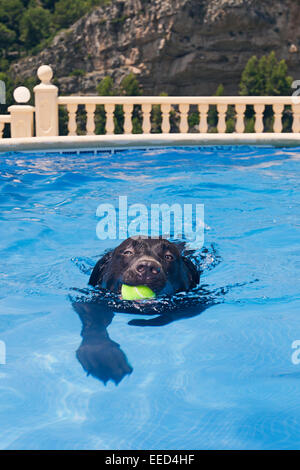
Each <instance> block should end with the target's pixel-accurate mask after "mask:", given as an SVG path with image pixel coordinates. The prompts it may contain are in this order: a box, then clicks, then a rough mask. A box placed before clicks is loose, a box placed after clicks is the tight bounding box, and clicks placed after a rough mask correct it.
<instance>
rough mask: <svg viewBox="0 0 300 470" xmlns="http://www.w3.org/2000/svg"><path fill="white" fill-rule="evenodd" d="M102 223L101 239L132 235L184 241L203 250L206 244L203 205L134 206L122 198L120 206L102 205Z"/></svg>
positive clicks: (100, 226)
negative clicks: (181, 239)
mask: <svg viewBox="0 0 300 470" xmlns="http://www.w3.org/2000/svg"><path fill="white" fill-rule="evenodd" d="M96 215H97V217H100V218H101V220H100V221H99V222H98V224H97V227H96V233H97V236H98V238H100V240H106V239H111V240H116V239H120V240H125V239H126V238H128V237H133V236H147V237H151V238H158V237H159V236H160V234H161V235H162V236H163V237H164V238H170V237H171V236H172V237H173V238H184V239H185V240H186V241H188V242H193V244H194V246H196V247H197V248H201V247H202V246H203V244H204V204H178V203H174V204H172V205H169V204H166V203H161V204H150V207H147V206H146V205H145V204H141V203H135V204H130V205H128V200H127V196H119V200H118V206H115V205H113V204H109V203H103V204H100V205H99V206H98V208H97V211H96Z"/></svg>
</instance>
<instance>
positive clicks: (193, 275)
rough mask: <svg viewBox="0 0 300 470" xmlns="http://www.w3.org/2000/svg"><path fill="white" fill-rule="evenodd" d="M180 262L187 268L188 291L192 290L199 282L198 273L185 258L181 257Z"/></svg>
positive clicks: (192, 264)
mask: <svg viewBox="0 0 300 470" xmlns="http://www.w3.org/2000/svg"><path fill="white" fill-rule="evenodd" d="M182 260H183V262H184V264H185V267H186V268H187V272H188V276H189V280H190V287H189V288H190V289H193V288H194V287H196V286H197V285H198V284H199V282H200V272H199V271H198V270H197V268H196V266H195V265H194V263H193V262H192V261H191V260H190V259H188V258H186V257H185V256H183V257H182Z"/></svg>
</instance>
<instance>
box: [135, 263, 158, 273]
mask: <svg viewBox="0 0 300 470" xmlns="http://www.w3.org/2000/svg"><path fill="white" fill-rule="evenodd" d="M135 269H136V270H137V272H138V273H139V274H141V275H146V276H149V275H150V276H156V274H159V273H160V267H159V266H158V264H157V263H156V262H155V261H150V260H141V261H140V262H139V263H138V264H137V265H136V268H135Z"/></svg>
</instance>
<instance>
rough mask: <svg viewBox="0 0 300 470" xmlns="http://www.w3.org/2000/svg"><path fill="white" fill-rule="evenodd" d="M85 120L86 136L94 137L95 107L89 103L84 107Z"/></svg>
mask: <svg viewBox="0 0 300 470" xmlns="http://www.w3.org/2000/svg"><path fill="white" fill-rule="evenodd" d="M85 109H86V113H87V119H86V133H87V135H95V111H96V105H95V104H93V103H91V104H90V103H89V104H86V105H85Z"/></svg>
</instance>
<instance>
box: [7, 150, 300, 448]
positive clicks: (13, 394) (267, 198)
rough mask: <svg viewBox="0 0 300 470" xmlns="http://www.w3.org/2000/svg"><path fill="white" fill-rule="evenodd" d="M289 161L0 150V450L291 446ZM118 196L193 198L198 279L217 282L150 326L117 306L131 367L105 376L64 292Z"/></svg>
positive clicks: (297, 232) (298, 406)
mask: <svg viewBox="0 0 300 470" xmlns="http://www.w3.org/2000/svg"><path fill="white" fill-rule="evenodd" d="M299 160H300V149H298V148H292V149H280V148H277V149H276V148H254V147H246V146H245V147H243V146H241V147H203V148H177V149H175V148H173V149H172V148H165V149H152V150H151V149H148V150H127V151H121V150H120V151H115V152H114V153H113V154H111V153H110V152H103V153H102V152H98V153H97V152H94V151H91V152H88V151H87V152H85V153H81V154H80V153H79V154H77V153H75V152H74V153H72V152H70V153H62V154H59V153H53V152H52V153H35V154H30V153H6V154H2V155H1V163H0V165H1V175H0V184H1V187H0V189H1V193H0V200H1V239H0V244H1V247H0V249H1V268H0V272H1V286H0V341H1V344H2V345H3V344H5V346H6V354H5V361H4V360H3V350H2V364H1V363H0V423H1V424H0V448H1V449H295V448H299V447H300V427H299V422H300V402H299V393H300V363H298V362H299V361H298V355H297V349H293V347H292V345H293V343H294V342H295V341H296V340H300V321H299V314H300V298H299V284H300V283H299V280H300V279H299V255H300V246H299V239H300V219H299V215H300V196H299V194H300V192H299V190H300V184H299V165H300V161H299ZM119 195H127V196H128V200H129V201H130V202H132V203H136V202H139V203H143V204H145V205H150V204H151V203H155V202H158V203H161V202H169V203H179V204H188V203H192V204H194V203H201V204H204V207H205V240H204V248H207V255H206V257H204V258H203V274H202V277H201V283H202V284H203V285H205V286H206V287H207V289H208V290H210V291H215V292H216V291H218V292H221V293H222V292H223V294H222V295H221V297H222V301H221V302H220V303H217V304H216V305H213V306H211V307H210V308H207V309H205V310H204V311H202V313H201V309H199V315H194V316H192V317H190V318H180V319H178V320H177V321H172V322H170V323H168V324H166V325H162V326H147V327H142V326H134V325H128V322H129V321H130V320H131V319H132V315H131V314H130V313H116V315H115V316H114V318H113V321H112V322H111V324H110V325H109V327H108V332H109V335H110V337H111V338H112V339H113V340H114V341H116V342H117V343H119V344H120V345H121V347H122V350H123V351H124V352H125V353H126V356H127V358H128V361H129V362H130V364H131V365H132V367H133V372H132V374H131V375H129V376H126V377H125V378H124V380H122V381H121V382H120V384H119V385H118V386H116V385H115V384H114V383H113V382H111V381H109V382H108V383H107V385H106V386H105V385H104V384H103V383H102V382H101V381H99V380H97V379H95V378H93V377H91V376H86V374H85V373H84V371H83V369H82V367H81V365H80V363H79V362H78V361H77V359H76V356H75V351H76V349H77V348H78V346H79V344H80V342H81V337H80V331H81V322H80V319H79V317H78V315H77V314H76V312H75V311H74V309H73V308H72V304H71V301H70V293H71V292H72V290H73V289H74V288H76V289H83V290H84V289H86V287H87V281H88V274H89V272H90V268H91V267H92V266H93V264H94V263H95V262H96V261H97V259H98V257H99V255H101V254H102V253H103V252H104V251H105V250H106V249H108V248H111V247H113V246H116V245H117V244H118V243H119V241H111V240H105V241H103V240H102V241H101V240H99V238H97V236H96V225H97V222H98V219H97V217H96V209H97V207H98V205H99V204H100V203H101V202H112V201H115V200H116V198H117V197H118V196H119ZM214 250H215V251H214ZM215 253H217V254H218V258H219V262H218V263H216V265H215V266H211V264H213V261H212V258H213V257H214V256H215ZM297 268H298V269H297ZM228 286H229V287H228ZM225 287H226V289H224V288H225ZM223 289H224V291H223ZM200 313H201V314H200ZM296 344H297V343H294V347H295V345H296ZM299 357H300V354H299ZM3 362H5V363H3Z"/></svg>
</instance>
